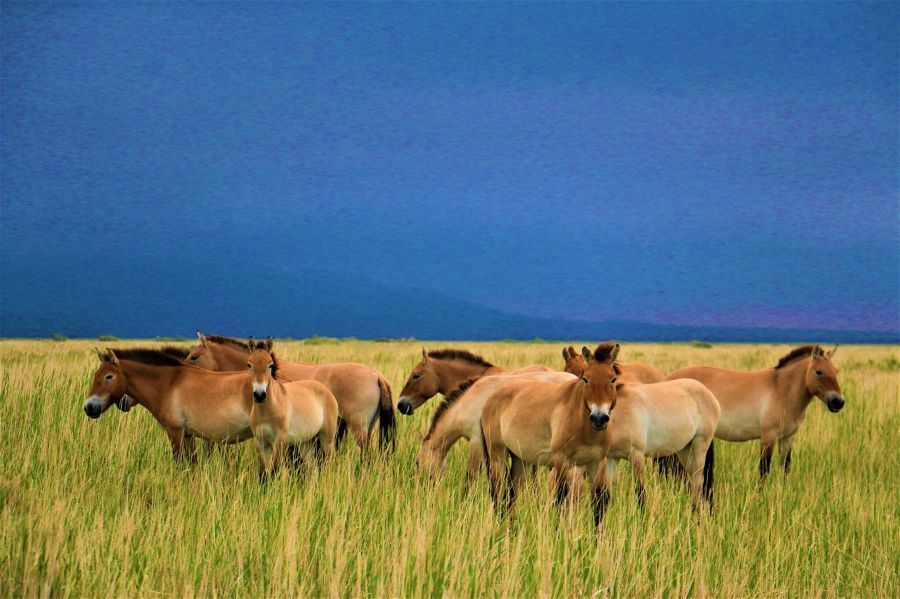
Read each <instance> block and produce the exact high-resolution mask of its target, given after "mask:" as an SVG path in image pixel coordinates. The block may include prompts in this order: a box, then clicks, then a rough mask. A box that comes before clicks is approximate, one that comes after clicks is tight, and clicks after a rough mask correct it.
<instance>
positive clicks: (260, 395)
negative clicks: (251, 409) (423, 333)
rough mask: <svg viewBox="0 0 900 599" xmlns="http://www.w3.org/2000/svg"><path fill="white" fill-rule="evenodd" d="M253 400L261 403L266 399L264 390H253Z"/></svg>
mask: <svg viewBox="0 0 900 599" xmlns="http://www.w3.org/2000/svg"><path fill="white" fill-rule="evenodd" d="M253 401H255V402H256V403H262V402H264V401H266V392H265V391H254V392H253Z"/></svg>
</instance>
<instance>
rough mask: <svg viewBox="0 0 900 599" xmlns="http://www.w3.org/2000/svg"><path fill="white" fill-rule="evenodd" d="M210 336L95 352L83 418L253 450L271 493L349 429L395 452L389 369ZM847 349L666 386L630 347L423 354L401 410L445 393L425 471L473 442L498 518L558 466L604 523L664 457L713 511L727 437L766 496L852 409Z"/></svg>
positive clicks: (178, 456) (685, 373) (691, 376)
mask: <svg viewBox="0 0 900 599" xmlns="http://www.w3.org/2000/svg"><path fill="white" fill-rule="evenodd" d="M197 336H198V339H199V344H198V345H197V346H196V347H195V348H194V349H193V350H191V351H188V350H186V349H184V348H179V347H164V348H161V349H121V350H113V349H107V350H106V352H100V351H99V350H97V355H98V357H99V358H100V366H99V368H98V369H97V371H96V372H95V374H94V378H93V382H92V384H91V388H90V391H89V393H88V398H87V400H86V401H85V403H84V411H85V413H86V414H87V415H88V416H89V417H91V418H99V417H100V416H101V415H102V414H103V413H104V412H105V411H106V410H107V409H109V408H110V407H111V406H113V405H115V406H117V407H118V408H119V409H120V410H121V411H123V412H127V411H128V410H130V409H131V408H132V407H133V406H134V405H135V404H140V405H142V406H144V407H145V408H146V409H147V410H149V411H150V412H151V413H152V414H153V416H154V417H155V418H156V420H157V422H158V423H159V424H160V426H162V428H163V429H164V430H165V431H166V434H167V436H168V438H169V443H170V444H171V447H172V454H173V456H174V458H175V460H176V461H181V460H183V459H187V460H190V461H194V460H195V459H196V449H195V446H194V440H195V438H198V437H199V438H200V439H203V440H205V441H207V442H210V443H237V442H241V441H245V440H247V439H250V438H251V437H252V438H253V439H254V441H255V445H256V450H257V456H258V459H259V475H260V479H261V480H262V481H265V480H266V479H267V478H268V477H270V476H272V475H273V473H275V472H276V471H278V470H279V469H280V467H281V466H282V464H288V465H290V466H292V467H295V468H297V467H300V466H301V465H302V464H304V463H309V462H314V463H321V462H322V461H324V460H325V459H326V458H327V457H328V456H329V455H331V454H332V453H333V452H334V450H335V449H336V447H337V446H338V445H339V444H340V442H341V440H342V438H343V437H345V436H346V433H347V431H348V430H349V432H350V434H351V435H352V436H353V439H354V440H355V442H356V443H357V445H358V446H359V447H360V449H361V450H362V451H363V452H364V455H365V452H366V451H367V448H368V446H369V437H370V436H371V434H372V432H373V430H374V427H375V421H376V420H377V421H378V430H379V439H380V445H381V447H382V449H383V450H387V451H391V450H393V448H394V445H395V435H396V421H395V419H394V403H393V398H392V392H391V387H390V385H389V384H388V383H387V381H386V380H385V378H384V377H383V376H382V375H381V373H379V372H378V371H377V370H375V369H373V368H371V367H369V366H366V365H363V364H355V363H333V364H302V363H296V362H288V361H286V360H281V359H277V358H276V357H275V354H274V352H273V343H272V339H271V338H269V339H267V340H266V341H264V342H262V341H254V340H253V338H252V337H251V338H250V339H249V341H248V342H243V341H239V340H237V339H234V338H231V337H223V336H219V335H204V334H202V333H201V332H199V331H198V332H197ZM836 350H837V348H836V347H835V349H833V350H831V351H825V350H823V349H822V348H821V347H820V346H818V345H807V346H804V347H799V348H797V349H794V350H793V351H791V352H790V353H788V354H787V355H785V356H784V357H782V358H781V359H780V360H779V361H778V363H777V364H776V365H775V367H774V368H767V369H763V370H757V371H753V372H745V371H739V370H727V369H723V368H715V367H712V366H688V367H686V368H682V369H680V370H677V371H675V372H673V373H671V374H669V375H668V376H666V375H664V374H663V373H662V372H660V371H659V370H657V369H656V368H654V367H653V366H651V365H649V364H642V363H638V362H619V361H618V356H619V351H620V347H619V345H618V344H617V343H603V344H600V345H599V346H597V347H596V348H595V349H594V350H593V351H591V350H589V349H588V348H587V347H584V348H582V350H581V352H577V351H576V350H575V349H574V348H573V347H571V346H570V347H567V348H565V349H563V352H562V355H563V360H564V371H563V372H559V371H554V370H552V369H551V368H548V367H546V366H540V365H534V366H529V367H526V368H521V369H519V370H514V371H507V370H505V369H503V368H501V367H499V366H495V365H493V364H491V363H490V362H488V361H486V360H484V359H483V358H481V357H480V356H476V355H474V354H472V353H470V352H468V351H464V350H455V349H450V350H439V351H431V352H429V351H426V350H425V349H423V350H422V359H421V361H420V362H419V363H418V364H417V365H416V366H415V368H413V370H412V372H411V373H410V374H409V377H408V378H407V380H406V383H405V385H404V387H403V390H402V391H401V393H400V398H399V401H398V403H397V409H398V410H399V411H400V412H401V413H402V414H405V415H408V416H409V415H412V414H413V413H414V412H415V410H416V409H417V408H419V407H420V406H421V405H422V404H423V403H424V402H426V401H427V400H428V399H430V398H431V397H434V396H435V395H437V394H439V393H441V394H443V395H444V400H443V401H442V402H441V404H440V405H439V406H438V408H437V409H436V410H435V412H434V415H433V416H432V420H431V424H430V426H429V428H428V432H427V433H426V435H425V436H424V437H423V438H422V443H421V447H420V448H419V452H418V454H417V458H416V463H417V466H418V468H419V469H420V470H421V471H422V472H424V473H426V474H430V475H437V474H439V473H440V472H441V471H442V470H443V466H444V463H445V460H446V456H447V454H448V452H449V450H450V448H451V447H452V446H453V445H454V444H455V443H456V442H457V441H458V440H460V439H462V438H465V439H466V440H467V441H468V442H469V460H468V466H467V473H466V480H467V485H468V483H470V482H471V481H472V480H473V479H474V478H475V477H476V476H478V474H479V472H480V470H481V465H482V464H485V465H486V470H487V475H488V480H489V483H490V490H491V496H492V498H493V501H494V505H495V507H496V508H497V509H498V511H503V510H509V509H510V508H511V507H512V505H513V503H514V501H515V497H516V494H517V490H518V488H519V485H520V484H521V482H522V480H523V477H525V476H526V473H527V469H526V466H531V470H532V471H533V470H534V468H535V467H537V466H547V467H549V468H551V469H552V470H551V480H552V481H553V484H554V485H555V489H556V498H557V502H558V503H560V504H563V503H564V502H566V501H569V500H571V499H567V498H570V497H571V498H574V497H575V496H576V493H571V492H570V491H571V490H578V489H579V488H580V487H581V486H583V485H589V488H590V493H591V494H590V498H591V505H592V508H593V514H594V522H595V524H599V523H600V520H601V519H602V517H603V513H604V511H605V509H606V506H607V504H608V503H609V487H610V485H611V483H612V481H613V478H614V477H615V472H616V464H617V462H618V461H619V460H627V461H629V462H630V464H631V466H632V469H633V472H634V476H635V481H636V491H637V499H638V502H639V504H640V505H643V501H644V476H645V463H646V458H648V457H651V458H655V459H656V460H657V462H658V464H659V467H660V469H661V470H662V471H664V472H666V473H669V474H672V475H673V476H676V477H679V478H683V479H684V480H685V481H686V482H687V484H688V486H689V488H690V491H691V497H692V505H693V506H694V508H695V509H697V508H699V507H700V506H701V505H702V504H703V503H704V501H705V502H707V503H708V505H709V506H710V507H711V505H712V498H713V466H714V459H713V456H714V454H713V439H714V438H719V439H724V440H728V441H749V440H753V439H760V441H761V453H760V461H759V480H760V483H762V481H763V480H764V478H765V476H766V475H767V473H768V471H769V468H770V464H771V460H772V454H773V452H774V448H775V445H776V443H777V444H778V445H779V450H780V456H781V463H782V466H783V468H784V470H785V472H787V471H788V469H789V467H790V463H791V445H792V442H793V438H794V435H795V434H796V432H797V430H798V429H799V427H800V424H801V423H802V422H803V417H804V414H805V410H806V408H807V406H808V405H809V404H810V402H811V400H812V398H813V397H818V398H819V399H820V400H822V401H823V402H824V403H825V405H826V406H827V407H828V409H829V410H830V411H831V412H838V411H840V410H841V408H843V406H844V396H843V394H842V392H841V388H840V385H839V383H838V380H837V368H836V367H835V366H834V364H833V362H832V360H831V358H832V356H833V355H834V352H835V351H836Z"/></svg>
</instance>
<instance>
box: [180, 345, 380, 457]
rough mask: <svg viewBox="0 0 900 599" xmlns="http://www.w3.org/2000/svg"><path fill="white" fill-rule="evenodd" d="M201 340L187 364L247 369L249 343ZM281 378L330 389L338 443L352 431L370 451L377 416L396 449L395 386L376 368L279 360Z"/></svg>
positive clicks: (213, 367)
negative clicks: (336, 416)
mask: <svg viewBox="0 0 900 599" xmlns="http://www.w3.org/2000/svg"><path fill="white" fill-rule="evenodd" d="M197 338H198V339H199V340H200V344H199V345H198V346H197V347H195V348H194V349H193V350H192V351H191V352H190V354H188V356H187V358H185V360H184V361H185V363H186V364H191V365H193V366H199V367H200V368H205V369H206V370H217V371H234V370H245V369H246V368H247V366H246V364H247V355H248V352H247V344H246V343H244V342H243V341H239V340H238V339H233V338H231V337H222V336H221V335H204V334H203V333H201V332H200V331H197ZM278 376H279V377H280V378H282V379H284V380H286V381H306V380H314V381H318V382H320V383H322V384H323V385H325V386H326V387H328V389H329V390H330V391H331V392H332V393H333V394H334V397H335V399H336V400H337V402H338V409H339V410H340V418H341V420H340V422H339V425H338V439H337V441H338V443H340V440H341V438H342V437H343V435H344V432H345V430H346V429H347V428H349V429H350V433H351V434H352V435H353V438H354V439H355V440H356V443H357V444H358V445H359V446H360V448H362V449H366V448H367V447H368V445H369V435H370V434H371V431H372V427H373V426H374V425H375V418H376V417H377V418H378V432H379V438H380V440H381V445H382V447H385V448H386V447H388V446H389V447H391V448H393V447H394V443H395V436H396V429H397V423H396V421H395V419H394V400H393V397H392V395H391V386H390V385H389V384H388V382H387V380H385V378H384V377H383V376H382V375H381V373H379V372H378V371H377V370H375V369H374V368H370V367H368V366H366V365H364V364H355V363H351V362H338V363H333V364H300V363H297V362H288V361H286V360H278Z"/></svg>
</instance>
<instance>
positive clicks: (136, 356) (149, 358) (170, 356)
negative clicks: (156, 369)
mask: <svg viewBox="0 0 900 599" xmlns="http://www.w3.org/2000/svg"><path fill="white" fill-rule="evenodd" d="M113 353H115V354H116V357H117V358H119V359H120V360H132V361H134V362H140V363H142V364H150V365H151V366H184V363H183V362H182V360H183V359H184V358H185V357H187V355H188V352H187V350H185V349H182V348H180V347H173V346H168V347H163V348H161V349H150V348H146V347H137V348H133V349H113ZM103 361H104V362H109V356H107V355H105V354H104V355H103Z"/></svg>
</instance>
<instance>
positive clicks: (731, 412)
mask: <svg viewBox="0 0 900 599" xmlns="http://www.w3.org/2000/svg"><path fill="white" fill-rule="evenodd" d="M836 351H837V346H835V348H834V349H833V350H831V351H827V352H826V351H824V350H823V349H822V348H821V347H820V346H818V345H805V346H803V347H798V348H797V349H795V350H793V351H791V352H790V353H788V354H787V355H785V356H783V357H782V358H781V359H780V360H779V361H778V364H776V365H775V368H766V369H764V370H755V371H752V372H746V371H743V370H727V369H725V368H714V367H712V366H687V367H686V368H682V369H680V370H676V371H675V372H673V373H672V374H670V375H669V376H668V377H667V380H675V379H694V380H697V381H700V382H701V383H703V384H704V385H706V387H708V388H709V389H710V391H712V392H713V393H714V394H715V396H716V398H717V399H718V400H719V404H720V405H721V406H722V419H721V420H720V421H719V426H718V428H717V429H716V437H718V438H719V439H724V440H726V441H750V440H752V439H760V441H761V453H760V458H759V482H760V483H762V482H763V480H764V479H765V477H766V475H767V474H768V473H769V467H770V465H771V462H772V453H773V451H774V448H775V443H776V442H777V443H778V444H779V450H780V454H781V464H782V467H783V468H784V471H785V472H788V470H789V469H790V466H791V446H792V445H793V442H794V435H795V434H796V433H797V431H798V430H799V429H800V425H801V424H802V423H803V418H804V416H805V414H806V408H807V406H809V404H810V402H811V401H812V398H813V397H814V396H815V397H818V398H819V399H820V400H822V402H823V403H824V404H825V405H826V406H827V407H828V410H829V411H830V412H840V411H841V408H843V407H844V395H843V393H841V386H840V385H839V384H838V380H837V373H838V369H837V368H836V367H835V365H834V363H833V362H832V361H831V358H832V356H834V353H835V352H836Z"/></svg>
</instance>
